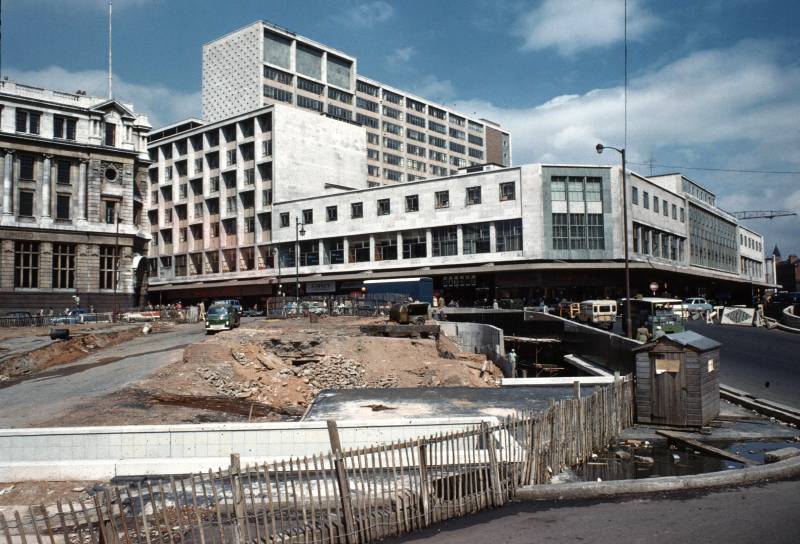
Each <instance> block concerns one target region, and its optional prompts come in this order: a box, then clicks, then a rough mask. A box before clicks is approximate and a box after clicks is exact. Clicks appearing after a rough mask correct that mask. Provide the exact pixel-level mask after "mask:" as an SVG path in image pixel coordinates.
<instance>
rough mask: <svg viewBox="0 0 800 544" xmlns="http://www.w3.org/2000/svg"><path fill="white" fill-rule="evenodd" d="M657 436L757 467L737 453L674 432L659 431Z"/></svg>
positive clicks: (754, 463) (753, 462)
mask: <svg viewBox="0 0 800 544" xmlns="http://www.w3.org/2000/svg"><path fill="white" fill-rule="evenodd" d="M656 434H660V435H661V436H665V437H667V438H669V439H670V440H676V441H678V442H683V443H684V444H687V445H689V446H691V447H693V448H695V449H697V450H700V451H704V452H706V453H710V454H712V455H716V456H718V457H722V458H723V459H729V460H731V461H736V462H737V463H742V464H743V465H757V464H758V463H756V462H755V461H751V460H750V459H747V458H746V457H740V456H738V455H736V454H735V453H731V452H729V451H725V450H721V449H719V448H715V447H714V446H710V445H708V444H703V443H702V442H699V441H697V440H694V439H692V438H689V437H687V436H684V435H683V434H680V433H676V432H673V431H664V430H657V431H656Z"/></svg>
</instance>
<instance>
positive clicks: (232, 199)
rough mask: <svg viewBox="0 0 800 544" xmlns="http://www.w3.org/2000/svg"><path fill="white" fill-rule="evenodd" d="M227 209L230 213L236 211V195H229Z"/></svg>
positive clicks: (226, 202)
mask: <svg viewBox="0 0 800 544" xmlns="http://www.w3.org/2000/svg"><path fill="white" fill-rule="evenodd" d="M225 211H226V212H228V213H236V197H235V196H229V197H228V199H227V200H226V201H225Z"/></svg>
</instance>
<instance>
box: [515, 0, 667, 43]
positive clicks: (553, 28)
mask: <svg viewBox="0 0 800 544" xmlns="http://www.w3.org/2000/svg"><path fill="white" fill-rule="evenodd" d="M624 20H625V17H624V4H623V2H622V0H544V2H542V3H541V4H540V5H539V6H537V7H535V8H533V9H532V10H530V11H529V12H527V13H525V14H524V15H523V16H522V18H521V19H520V21H519V23H518V24H517V25H516V26H515V28H514V34H515V35H517V36H518V37H520V38H522V41H523V49H530V50H539V49H548V48H551V47H553V48H555V49H556V50H557V51H558V52H559V53H560V54H561V55H564V56H571V55H574V54H575V53H578V52H579V51H583V50H584V49H590V48H594V47H606V46H609V45H612V44H614V43H616V42H619V41H621V40H622V39H623V35H624V29H625V27H624ZM657 23H658V19H657V17H656V16H655V15H654V14H653V13H651V12H650V11H649V10H648V9H647V8H645V7H644V6H642V4H641V2H640V1H639V0H628V38H629V39H634V40H635V39H637V38H639V37H640V36H642V35H643V34H644V33H646V32H647V31H648V30H650V29H651V28H653V27H654V26H655V25H656V24H657Z"/></svg>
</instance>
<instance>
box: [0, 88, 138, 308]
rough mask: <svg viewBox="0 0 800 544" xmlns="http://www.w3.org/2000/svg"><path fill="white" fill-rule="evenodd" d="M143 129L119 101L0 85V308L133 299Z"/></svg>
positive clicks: (133, 301) (122, 305)
mask: <svg viewBox="0 0 800 544" xmlns="http://www.w3.org/2000/svg"><path fill="white" fill-rule="evenodd" d="M149 130H150V125H149V123H148V121H147V118H146V117H145V116H142V115H138V114H136V113H134V111H133V108H132V107H131V105H129V104H124V103H122V102H119V101H117V100H113V99H106V98H100V97H91V96H87V95H86V94H85V93H82V92H77V93H66V92H60V91H52V90H46V89H41V88H37V87H31V86H28V85H22V84H19V83H14V82H11V81H2V82H0V149H1V150H2V151H0V165H1V166H0V172H2V175H3V181H2V183H3V189H2V202H0V205H1V207H0V313H1V312H4V311H9V310H33V311H35V310H38V309H47V308H53V309H54V310H55V311H63V310H64V308H66V307H73V306H75V302H76V298H75V297H78V300H79V303H80V305H81V306H83V307H86V308H88V307H89V306H93V307H94V308H95V309H96V310H97V311H101V310H110V309H112V307H113V306H114V304H115V303H116V304H117V306H118V307H119V308H121V309H122V308H126V307H128V306H130V305H132V304H136V303H138V302H139V300H138V299H139V297H141V296H142V295H144V294H145V293H143V292H141V289H142V287H143V286H144V287H145V288H146V278H145V277H143V272H146V266H144V265H143V266H141V267H139V266H138V264H139V262H140V261H142V259H141V257H142V255H143V252H144V251H145V250H146V242H147V237H148V236H149V231H148V229H147V228H146V220H147V217H146V215H145V214H144V210H143V200H142V192H141V191H140V188H142V190H146V187H147V168H148V165H149V158H148V155H147V141H146V135H147V133H148V131H149Z"/></svg>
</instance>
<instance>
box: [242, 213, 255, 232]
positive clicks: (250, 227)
mask: <svg viewBox="0 0 800 544" xmlns="http://www.w3.org/2000/svg"><path fill="white" fill-rule="evenodd" d="M244 231H245V232H255V231H256V219H255V217H252V216H251V217H245V218H244Z"/></svg>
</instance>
